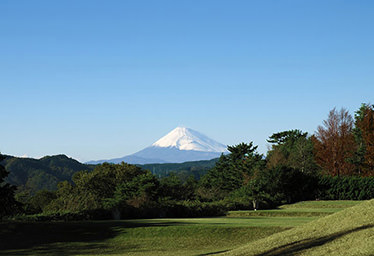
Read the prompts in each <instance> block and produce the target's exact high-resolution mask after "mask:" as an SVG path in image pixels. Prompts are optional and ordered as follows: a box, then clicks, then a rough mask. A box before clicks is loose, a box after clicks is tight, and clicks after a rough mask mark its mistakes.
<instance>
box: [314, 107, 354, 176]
mask: <svg viewBox="0 0 374 256" xmlns="http://www.w3.org/2000/svg"><path fill="white" fill-rule="evenodd" d="M352 129H353V119H352V116H351V115H350V114H349V113H348V111H346V110H345V109H344V108H342V109H341V110H340V111H337V110H336V109H335V108H334V109H333V110H331V111H330V113H329V116H328V118H327V120H324V121H323V126H318V129H317V132H316V133H315V135H314V136H313V137H312V141H313V144H314V153H315V159H316V162H317V163H318V164H319V165H320V166H321V167H322V169H323V170H324V171H325V172H326V173H327V174H330V175H332V176H340V175H353V174H354V173H353V170H354V165H353V164H352V163H350V162H349V161H348V159H349V158H351V157H352V155H353V153H354V151H355V147H356V144H355V139H354V136H353V133H352Z"/></svg>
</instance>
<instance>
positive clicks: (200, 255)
mask: <svg viewBox="0 0 374 256" xmlns="http://www.w3.org/2000/svg"><path fill="white" fill-rule="evenodd" d="M228 251H229V250H223V251H216V252H209V253H203V254H199V255H197V256H207V255H214V254H219V253H224V252H228Z"/></svg>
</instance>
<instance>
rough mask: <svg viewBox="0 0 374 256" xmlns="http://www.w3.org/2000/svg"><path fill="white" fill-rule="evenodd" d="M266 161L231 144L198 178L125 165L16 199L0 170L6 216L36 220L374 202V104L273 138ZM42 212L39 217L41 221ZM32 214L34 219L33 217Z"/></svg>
mask: <svg viewBox="0 0 374 256" xmlns="http://www.w3.org/2000/svg"><path fill="white" fill-rule="evenodd" d="M267 141H268V142H269V143H270V144H271V148H270V150H269V151H268V152H267V155H266V156H264V155H262V154H259V153H258V151H257V146H255V145H253V142H249V143H240V144H238V145H233V146H228V151H229V154H226V155H221V157H220V158H219V159H218V161H217V162H216V164H215V166H214V167H213V168H212V169H210V170H209V171H208V172H207V173H206V174H205V175H204V176H203V177H202V178H201V179H200V180H196V179H195V178H194V177H193V176H190V177H188V178H186V177H184V178H183V179H181V178H180V177H178V175H177V173H171V174H170V175H169V176H167V177H163V178H157V177H156V176H155V175H153V174H152V173H151V172H150V171H147V170H144V169H142V168H140V167H138V166H135V165H130V164H126V163H122V164H109V163H104V164H102V165H98V166H96V167H95V169H94V170H93V171H80V172H77V173H75V174H74V175H73V177H72V180H71V181H63V182H60V183H59V184H58V188H57V190H56V191H46V190H42V191H38V192H37V193H36V194H34V195H30V194H27V193H25V192H24V191H23V192H22V193H16V188H15V187H14V186H11V185H9V184H6V183H4V178H5V177H6V176H7V174H8V173H7V172H6V170H5V169H4V168H3V167H0V184H1V186H0V196H1V197H0V200H1V202H0V205H1V207H2V208H1V209H0V216H2V217H3V216H6V215H15V214H21V215H20V216H21V217H22V216H24V215H22V214H26V215H29V217H27V218H36V219H106V218H117V219H119V218H141V217H197V216H215V215H222V214H224V212H225V211H227V210H235V209H261V208H262V209H263V208H274V207H276V206H277V205H280V204H284V203H293V202H297V201H301V200H311V199H338V200H339V199H350V200H362V199H370V198H373V197H374V106H373V105H370V104H362V106H361V107H360V108H359V110H357V111H356V112H355V115H354V117H352V116H351V115H350V114H349V113H348V111H346V110H345V109H341V110H336V109H333V110H331V111H330V112H329V114H328V117H327V119H326V120H324V121H323V123H322V125H321V126H318V128H317V131H316V132H315V134H313V135H309V134H308V133H306V132H303V131H301V130H289V131H282V132H277V133H274V134H272V135H271V136H270V137H269V138H268V140H267ZM35 214H36V215H35ZM30 215H32V216H31V217H30Z"/></svg>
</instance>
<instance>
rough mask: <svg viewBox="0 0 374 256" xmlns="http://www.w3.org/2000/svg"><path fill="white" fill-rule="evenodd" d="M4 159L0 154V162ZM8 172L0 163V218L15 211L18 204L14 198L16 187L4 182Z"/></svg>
mask: <svg viewBox="0 0 374 256" xmlns="http://www.w3.org/2000/svg"><path fill="white" fill-rule="evenodd" d="M4 159H5V156H3V155H1V154H0V162H1V161H3V160H4ZM8 174H9V172H7V171H6V170H5V168H4V166H2V165H1V164H0V220H1V218H2V217H3V216H7V215H11V214H13V213H15V211H16V210H17V208H18V204H17V202H16V200H15V199H14V192H15V190H16V187H15V186H13V185H10V184H8V183H6V182H5V178H6V177H7V176H8Z"/></svg>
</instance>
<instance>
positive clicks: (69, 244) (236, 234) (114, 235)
mask: <svg viewBox="0 0 374 256" xmlns="http://www.w3.org/2000/svg"><path fill="white" fill-rule="evenodd" d="M330 203H331V204H330ZM352 204H356V202H355V203H351V202H347V203H345V204H342V205H341V206H339V207H330V206H331V205H338V203H335V202H327V203H325V204H323V203H321V202H311V203H309V202H305V203H299V204H295V205H292V206H284V207H282V208H281V209H279V210H274V211H256V213H260V212H267V214H268V215H267V216H261V215H257V216H237V217H233V215H235V212H231V213H230V215H229V216H230V217H219V218H196V219H141V220H123V221H91V222H89V221H85V222H35V223H24V222H7V223H0V255H212V254H217V253H223V252H229V251H231V250H233V249H235V248H238V247H242V246H244V245H247V244H251V243H252V242H255V241H256V240H257V241H259V239H262V238H264V239H266V238H267V237H271V235H273V234H275V233H279V232H282V231H286V230H289V231H291V230H293V228H295V227H298V226H303V225H304V224H306V223H309V222H311V221H313V220H316V219H318V218H319V217H318V215H316V214H315V213H316V212H318V211H320V212H324V211H333V212H335V211H338V210H342V209H343V207H349V206H351V205H352ZM317 205H318V207H319V208H318V207H317ZM311 209H313V211H312V210H311ZM331 209H333V210H331ZM282 211H283V212H285V213H292V212H298V213H302V212H309V213H310V212H312V213H313V214H314V215H313V214H310V215H308V216H304V215H299V216H298V215H287V214H286V215H284V216H279V215H277V213H275V212H282ZM252 212H253V211H252ZM329 213H331V212H329ZM286 232H287V231H286ZM275 235H276V234H275ZM261 241H262V240H261ZM233 252H234V251H233ZM244 255H246V254H244Z"/></svg>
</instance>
